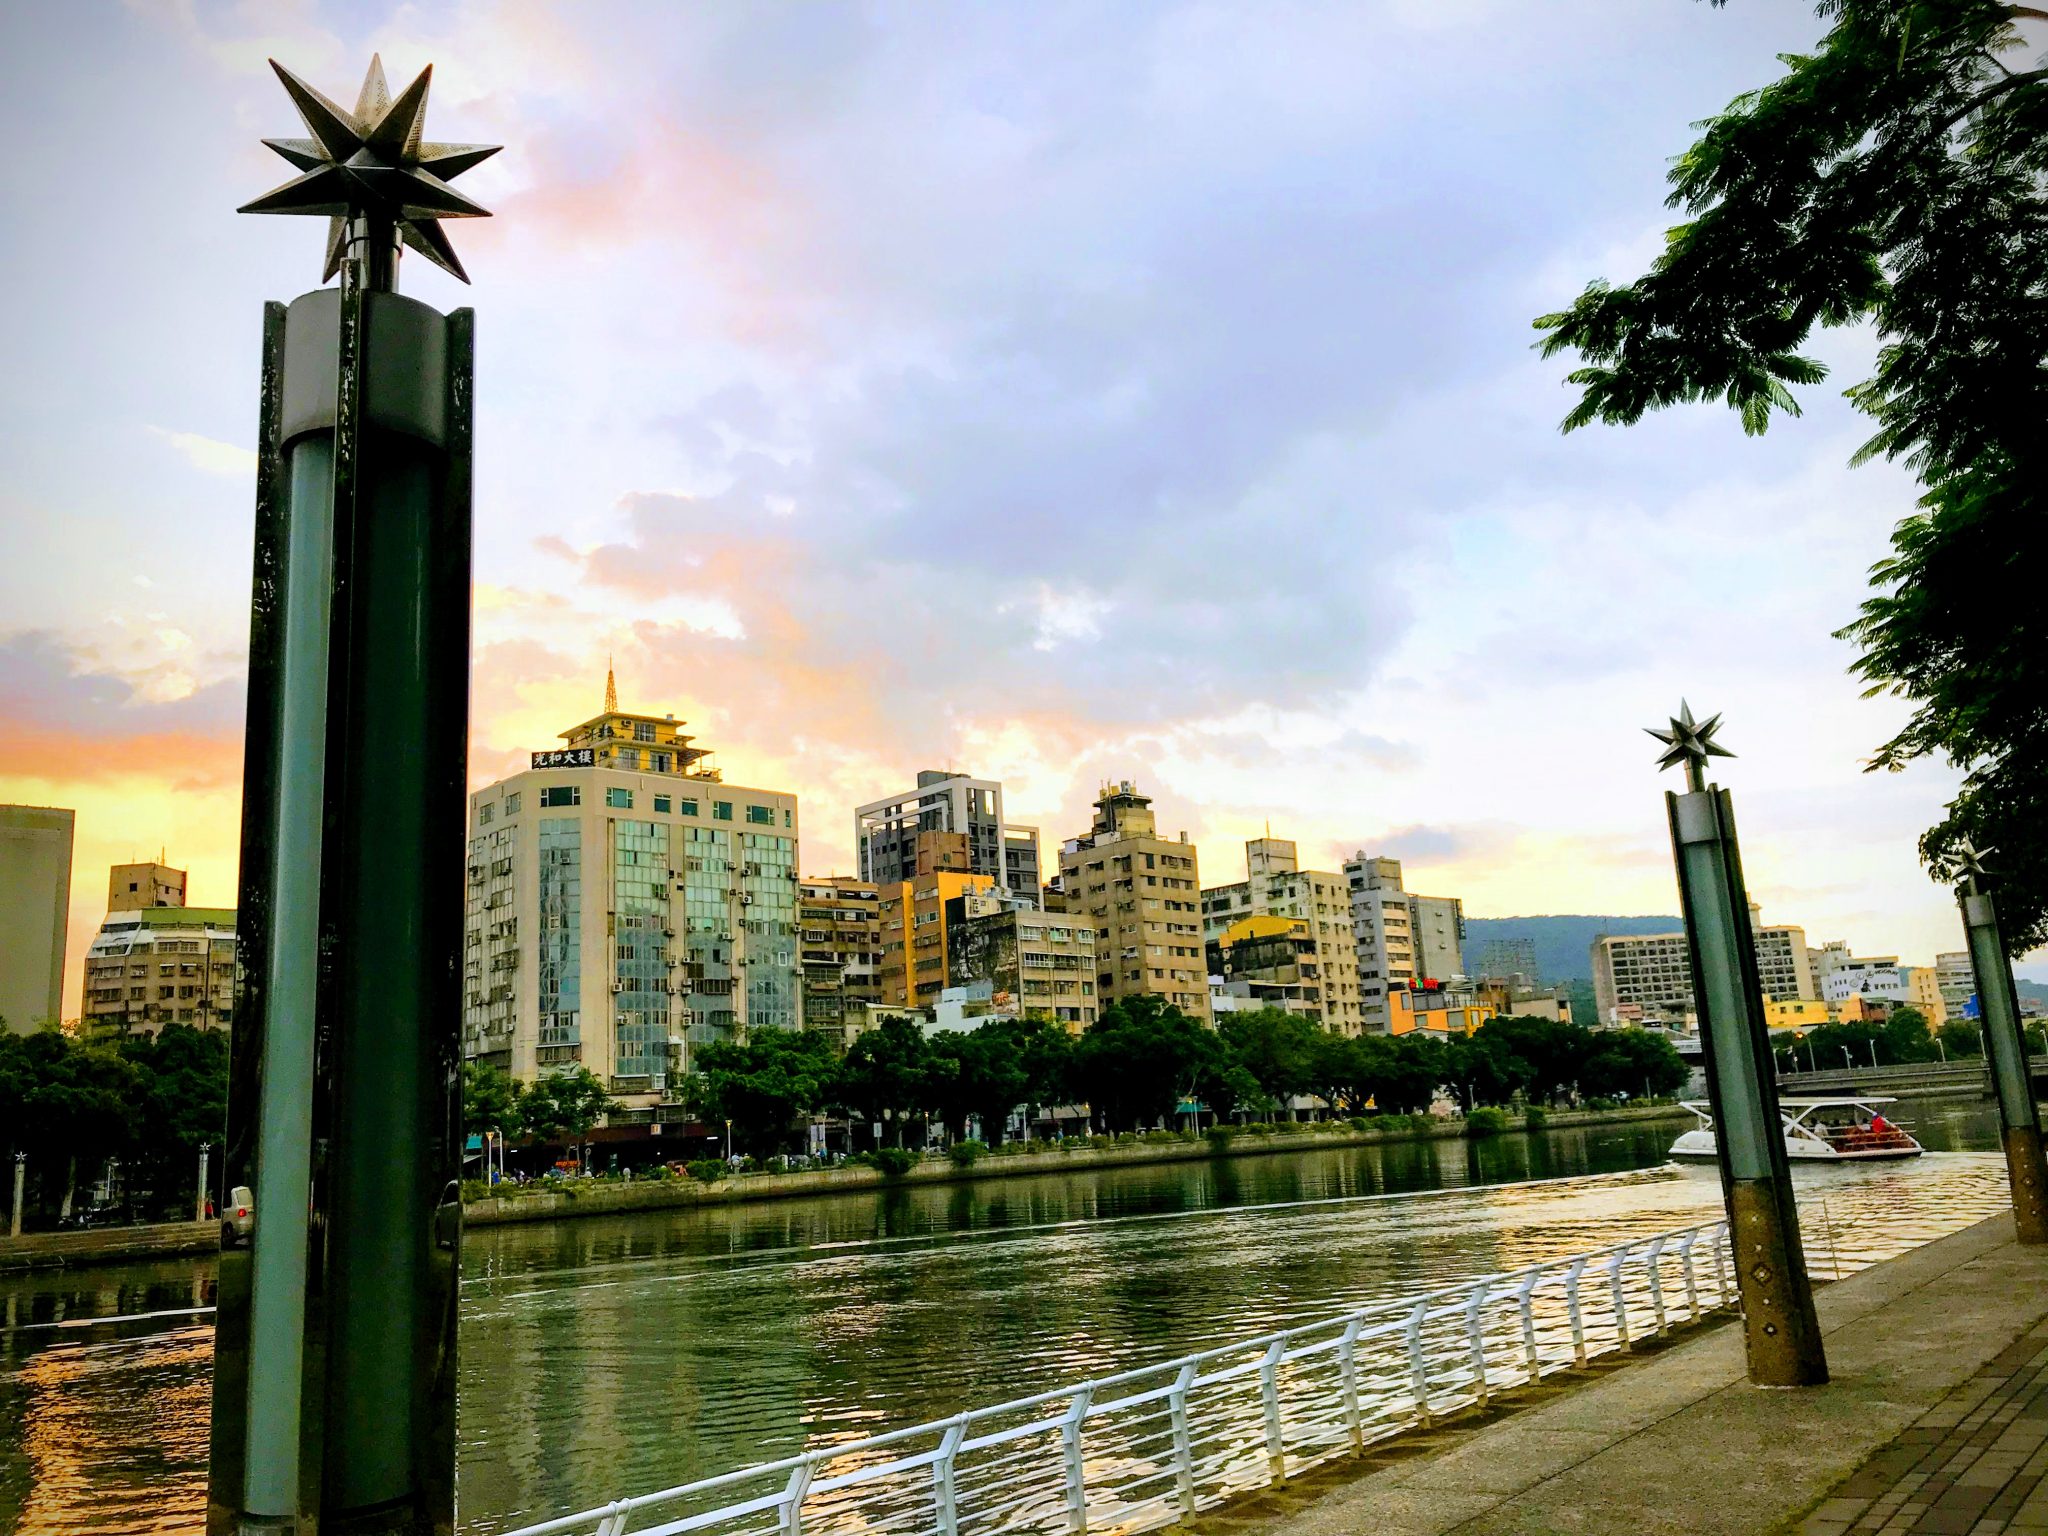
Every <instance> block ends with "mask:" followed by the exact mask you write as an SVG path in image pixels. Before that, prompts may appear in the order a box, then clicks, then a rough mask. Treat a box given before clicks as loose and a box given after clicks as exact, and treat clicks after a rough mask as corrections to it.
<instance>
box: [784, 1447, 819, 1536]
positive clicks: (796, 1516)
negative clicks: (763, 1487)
mask: <svg viewBox="0 0 2048 1536" xmlns="http://www.w3.org/2000/svg"><path fill="white" fill-rule="evenodd" d="M812 1472H813V1468H812V1466H811V1463H810V1462H808V1461H800V1462H798V1463H797V1464H796V1467H795V1469H794V1470H793V1471H792V1472H791V1473H790V1474H789V1482H788V1484H787V1485H786V1486H785V1487H784V1488H783V1490H782V1536H803V1530H804V1495H805V1494H806V1493H808V1492H809V1491H810V1487H811V1476H812Z"/></svg>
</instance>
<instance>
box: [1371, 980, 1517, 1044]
mask: <svg viewBox="0 0 2048 1536" xmlns="http://www.w3.org/2000/svg"><path fill="white" fill-rule="evenodd" d="M1493 1016H1494V1010H1493V1007H1492V1005H1491V1004H1488V1003H1484V1002H1481V1001H1480V1000H1479V997H1478V995H1477V994H1476V993H1474V992H1473V991H1472V990H1471V989H1470V988H1468V987H1459V986H1446V985H1444V984H1443V983H1442V982H1439V981H1435V980H1429V981H1418V982H1414V983H1410V984H1405V985H1401V986H1395V987H1392V988H1390V989H1389V990H1388V992H1387V1033H1388V1034H1390V1035H1405V1034H1408V1033H1409V1032H1410V1031H1412V1030H1417V1029H1420V1030H1424V1031H1426V1032H1428V1033H1430V1034H1436V1035H1469V1034H1471V1033H1472V1031H1473V1030H1475V1029H1477V1028H1478V1027H1479V1026H1480V1025H1482V1024H1484V1023H1485V1022H1486V1021H1487V1020H1488V1019H1490V1018H1492V1017H1493Z"/></svg>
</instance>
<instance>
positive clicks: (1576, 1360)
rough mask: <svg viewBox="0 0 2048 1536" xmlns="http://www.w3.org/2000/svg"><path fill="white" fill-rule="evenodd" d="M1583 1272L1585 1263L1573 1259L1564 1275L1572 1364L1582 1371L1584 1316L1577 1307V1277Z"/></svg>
mask: <svg viewBox="0 0 2048 1536" xmlns="http://www.w3.org/2000/svg"><path fill="white" fill-rule="evenodd" d="M1585 1272H1586V1261H1585V1260H1584V1259H1573V1260H1572V1267H1571V1268H1570V1269H1568V1270H1566V1271H1565V1274H1564V1304H1565V1310H1566V1312H1568V1313H1569V1314H1570V1316H1571V1320H1572V1364H1573V1365H1576V1366H1579V1367H1581V1368H1582V1369H1583V1368H1584V1366H1585V1364H1586V1314H1585V1312H1584V1310H1583V1309H1582V1308H1581V1307H1580V1305H1579V1276H1581V1275H1583V1274H1584V1273H1585Z"/></svg>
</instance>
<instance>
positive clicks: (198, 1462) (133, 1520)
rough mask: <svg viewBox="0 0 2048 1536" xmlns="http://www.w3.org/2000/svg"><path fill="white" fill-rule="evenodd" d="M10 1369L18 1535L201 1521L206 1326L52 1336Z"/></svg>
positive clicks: (208, 1365) (182, 1526) (207, 1408)
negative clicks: (116, 1335)
mask: <svg viewBox="0 0 2048 1536" xmlns="http://www.w3.org/2000/svg"><path fill="white" fill-rule="evenodd" d="M16 1379H17V1381H18V1383H19V1390H20V1392H21V1395H22V1399H23V1402H22V1416H21V1429H20V1435H21V1449H22V1455H23V1458H24V1459H25V1460H26V1461H27V1463H28V1466H29V1489H28V1497H27V1500H26V1502H25V1503H24V1504H23V1506H22V1510H21V1515H20V1522H19V1524H17V1525H16V1526H15V1531H16V1532H17V1533H18V1536H60V1533H70V1532H75V1531H77V1530H79V1529H80V1528H81V1527H82V1526H84V1525H85V1524H86V1523H88V1522H90V1523H91V1524H92V1525H94V1526H97V1527H100V1528H103V1529H118V1530H123V1531H135V1532H143V1533H148V1532H158V1531H161V1532H165V1533H169V1532H174V1531H176V1532H186V1531H191V1530H193V1529H195V1528H196V1527H198V1526H199V1525H201V1524H202V1523H203V1522H204V1520H205V1509H206V1450H207V1446H206V1436H207V1428H208V1425H209V1424H210V1422H211V1420H212V1410H213V1398H212V1394H213V1330H212V1329H211V1328H208V1327H193V1328H181V1329H178V1330H177V1331H175V1332H173V1333H163V1334H157V1335H155V1336H154V1337H152V1338H147V1339H118V1340H112V1341H108V1342H106V1343H93V1344H75V1345H58V1346H55V1347H52V1348H49V1349H45V1350H42V1351H40V1352H39V1353H37V1354H35V1355H32V1356H30V1357H29V1359H28V1361H27V1363H26V1364H25V1365H23V1367H22V1369H21V1374H20V1375H19V1377H17V1378H16Z"/></svg>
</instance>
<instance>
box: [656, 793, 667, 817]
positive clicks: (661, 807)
mask: <svg viewBox="0 0 2048 1536" xmlns="http://www.w3.org/2000/svg"><path fill="white" fill-rule="evenodd" d="M669 805H670V801H669V797H668V796H667V795H656V796H655V797H654V814H655V815H657V816H666V815H667V814H668V813H669Z"/></svg>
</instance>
